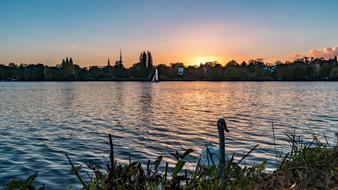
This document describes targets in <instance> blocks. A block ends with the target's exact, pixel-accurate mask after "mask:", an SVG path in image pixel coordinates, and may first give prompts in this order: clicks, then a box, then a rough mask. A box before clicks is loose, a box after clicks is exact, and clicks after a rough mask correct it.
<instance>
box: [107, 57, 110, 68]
mask: <svg viewBox="0 0 338 190" xmlns="http://www.w3.org/2000/svg"><path fill="white" fill-rule="evenodd" d="M107 66H108V67H109V66H110V60H109V58H108V64H107Z"/></svg>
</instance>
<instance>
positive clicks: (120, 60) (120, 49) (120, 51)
mask: <svg viewBox="0 0 338 190" xmlns="http://www.w3.org/2000/svg"><path fill="white" fill-rule="evenodd" d="M122 62H123V61H122V48H120V63H121V64H122Z"/></svg>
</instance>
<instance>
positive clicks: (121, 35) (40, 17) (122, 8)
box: [0, 0, 338, 67]
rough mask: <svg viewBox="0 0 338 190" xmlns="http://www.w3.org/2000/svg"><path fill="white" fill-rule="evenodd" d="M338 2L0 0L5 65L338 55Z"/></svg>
mask: <svg viewBox="0 0 338 190" xmlns="http://www.w3.org/2000/svg"><path fill="white" fill-rule="evenodd" d="M337 10H338V1H336V0H323V1H321V0H311V1H310V0H297V1H296V0H222V1H218V0H212V1H207V0H143V1H141V0H120V1H117V0H116V1H115V0H95V1H94V0H1V1H0V64H8V63H9V62H15V63H18V64H19V63H38V62H39V63H44V64H48V65H56V64H58V63H60V61H61V60H62V58H63V57H66V56H69V57H73V59H74V60H75V62H76V63H77V64H79V65H81V66H88V65H106V64H107V59H108V57H109V58H110V59H111V60H112V61H114V60H116V59H117V58H118V54H119V49H120V48H122V50H123V56H124V59H125V65H126V66H127V67H129V66H131V65H132V64H134V63H136V62H137V60H138V56H139V54H140V52H141V51H143V50H150V51H151V52H152V53H153V56H154V61H155V64H162V63H164V64H169V63H172V62H183V63H184V64H186V65H194V64H199V63H200V62H205V61H214V60H215V61H218V62H220V63H222V64H224V63H226V62H227V61H229V60H230V59H236V60H238V61H243V60H248V59H252V58H264V59H265V60H266V61H271V62H272V61H276V60H282V61H284V60H288V59H292V58H294V57H296V56H305V55H306V56H324V57H330V56H332V55H336V54H338V48H336V47H337V46H338V13H337Z"/></svg>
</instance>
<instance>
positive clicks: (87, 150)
mask: <svg viewBox="0 0 338 190" xmlns="http://www.w3.org/2000/svg"><path fill="white" fill-rule="evenodd" d="M0 97H1V99H0V187H1V186H5V185H6V183H7V182H8V180H9V179H13V178H25V177H27V176H28V175H30V174H32V173H34V172H35V171H38V172H39V176H38V178H37V182H39V183H44V184H46V185H47V188H48V189H50V188H51V189H65V188H64V187H65V186H66V185H67V184H69V185H70V184H74V183H75V182H76V183H77V180H76V178H75V177H74V176H72V175H71V174H70V166H69V164H68V161H67V158H66V156H65V154H66V153H67V154H69V155H70V157H71V159H72V160H73V161H74V162H76V163H80V162H83V161H87V160H92V161H93V162H94V163H98V164H104V163H105V162H106V161H108V156H109V141H108V134H112V136H113V143H114V145H115V153H116V157H117V159H118V161H119V162H121V163H126V162H128V157H129V156H130V157H131V159H133V160H142V161H143V162H146V161H147V160H148V159H155V158H156V157H157V156H158V155H162V156H164V160H165V161H168V162H169V163H173V159H172V157H171V156H170V154H169V153H170V152H174V151H176V150H184V149H187V148H192V149H194V150H195V151H194V152H193V153H192V154H191V156H190V157H188V159H189V160H190V161H194V160H196V159H197V157H198V155H199V152H200V151H201V149H203V147H204V145H206V144H207V143H209V142H211V143H214V144H215V145H217V143H218V133H217V127H216V121H217V119H219V118H226V121H227V124H228V127H229V130H230V133H228V134H227V137H226V152H227V154H229V155H232V154H233V153H236V158H239V157H240V156H242V155H243V154H245V153H246V152H247V151H249V150H250V149H251V148H252V147H253V146H255V145H256V144H259V146H258V148H257V149H256V150H255V151H254V152H253V153H252V154H251V155H250V156H249V157H248V158H247V159H246V162H245V163H246V164H253V163H260V162H261V161H263V160H268V159H269V162H268V167H269V169H272V168H273V167H274V162H273V160H274V158H275V157H274V155H275V151H274V145H273V133H272V122H273V123H274V128H275V135H276V143H277V150H278V151H279V152H280V151H282V152H284V153H286V152H287V151H288V146H287V145H288V141H287V137H286V135H285V134H284V133H285V132H292V131H294V130H295V131H296V133H297V134H299V135H302V136H304V138H305V140H306V139H307V138H309V137H311V134H312V133H317V134H323V133H325V135H326V136H327V139H328V141H329V142H331V143H333V142H334V141H335V135H334V133H335V132H337V131H338V83H337V82H160V83H145V82H0ZM75 187H77V186H75Z"/></svg>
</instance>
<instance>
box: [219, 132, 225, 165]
mask: <svg viewBox="0 0 338 190" xmlns="http://www.w3.org/2000/svg"><path fill="white" fill-rule="evenodd" d="M218 134H219V159H220V166H224V164H225V137H224V129H223V127H218Z"/></svg>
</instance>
